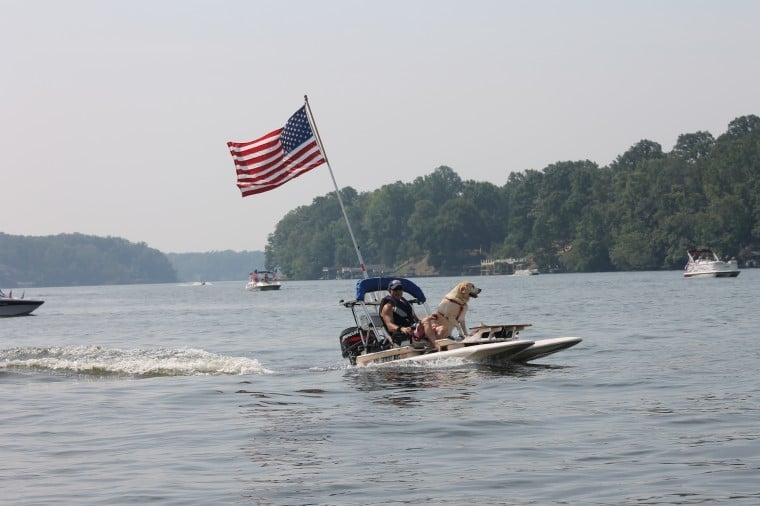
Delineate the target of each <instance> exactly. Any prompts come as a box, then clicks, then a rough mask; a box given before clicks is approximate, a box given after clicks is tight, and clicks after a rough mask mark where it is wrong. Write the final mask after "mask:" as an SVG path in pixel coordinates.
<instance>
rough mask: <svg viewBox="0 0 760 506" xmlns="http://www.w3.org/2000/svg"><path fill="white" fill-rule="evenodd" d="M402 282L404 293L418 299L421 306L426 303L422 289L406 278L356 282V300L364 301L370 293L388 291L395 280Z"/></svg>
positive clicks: (385, 278)
mask: <svg viewBox="0 0 760 506" xmlns="http://www.w3.org/2000/svg"><path fill="white" fill-rule="evenodd" d="M396 279H397V280H399V281H401V286H403V287H404V291H405V292H406V293H408V294H409V295H411V296H412V297H414V298H415V299H417V302H419V303H420V304H422V303H424V302H425V301H426V300H427V299H426V298H425V294H424V293H422V289H421V288H420V287H419V286H417V285H416V284H414V282H413V281H410V280H408V279H406V278H388V277H381V278H367V279H362V280H359V281H357V282H356V300H364V296H365V295H367V293H369V292H378V291H384V290H388V285H389V284H390V283H391V281H393V280H396Z"/></svg>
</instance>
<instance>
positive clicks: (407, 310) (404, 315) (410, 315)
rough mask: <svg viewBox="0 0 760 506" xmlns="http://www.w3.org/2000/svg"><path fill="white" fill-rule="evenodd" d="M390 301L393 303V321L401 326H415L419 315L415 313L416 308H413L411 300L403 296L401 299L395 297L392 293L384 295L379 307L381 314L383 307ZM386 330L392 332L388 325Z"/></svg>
mask: <svg viewBox="0 0 760 506" xmlns="http://www.w3.org/2000/svg"><path fill="white" fill-rule="evenodd" d="M389 303H390V304H392V305H393V323H395V324H396V325H398V326H400V327H412V326H414V324H415V323H416V322H417V317H416V316H415V315H414V309H412V305H411V304H409V301H407V300H406V299H404V298H403V297H402V298H401V299H395V298H394V297H393V296H391V295H386V296H385V297H383V300H382V301H380V308H379V309H378V311H379V312H380V314H382V312H383V307H384V306H385V305H386V304H389ZM383 325H385V320H383ZM385 330H387V331H388V332H390V329H388V327H387V325H386V327H385Z"/></svg>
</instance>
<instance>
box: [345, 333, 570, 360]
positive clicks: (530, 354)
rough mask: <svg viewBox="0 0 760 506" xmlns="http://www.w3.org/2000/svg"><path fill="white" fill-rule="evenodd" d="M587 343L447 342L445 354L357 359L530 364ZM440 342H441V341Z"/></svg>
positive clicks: (403, 350) (389, 353)
mask: <svg viewBox="0 0 760 506" xmlns="http://www.w3.org/2000/svg"><path fill="white" fill-rule="evenodd" d="M581 341H583V339H581V338H580V337H554V338H549V339H539V340H537V341H530V340H527V339H510V340H506V341H491V342H483V343H481V344H471V345H465V344H464V343H463V342H457V341H451V340H446V342H447V343H450V344H448V346H446V349H445V351H435V352H434V351H429V352H425V351H423V350H420V349H416V348H412V347H411V346H402V347H400V348H393V349H390V350H385V351H379V352H375V353H367V354H365V355H359V356H358V357H356V365H370V364H380V363H385V362H393V363H404V362H429V361H434V360H445V359H449V358H454V359H459V360H466V361H469V362H506V361H509V362H523V363H524V362H529V361H531V360H536V359H539V358H544V357H546V356H549V355H551V354H553V353H557V352H558V351H562V350H566V349H567V348H570V347H572V346H575V345H576V344H578V343H580V342H581ZM439 342H440V341H439Z"/></svg>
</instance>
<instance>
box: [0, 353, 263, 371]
mask: <svg viewBox="0 0 760 506" xmlns="http://www.w3.org/2000/svg"><path fill="white" fill-rule="evenodd" d="M0 367H3V368H5V369H8V370H15V371H25V370H28V371H51V372H58V373H75V374H82V375H87V376H128V377H137V378H150V377H155V376H237V375H248V374H268V373H271V372H272V371H269V370H268V369H266V368H264V367H262V366H261V364H260V363H259V361H258V360H256V359H251V358H246V357H230V356H225V355H219V354H216V353H210V352H207V351H204V350H200V349H196V348H156V349H135V350H122V349H118V348H104V347H102V346H74V347H50V348H37V347H30V348H10V349H6V350H0Z"/></svg>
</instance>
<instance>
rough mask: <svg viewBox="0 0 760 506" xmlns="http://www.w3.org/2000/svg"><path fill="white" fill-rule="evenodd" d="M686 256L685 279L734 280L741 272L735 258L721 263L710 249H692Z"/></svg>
mask: <svg viewBox="0 0 760 506" xmlns="http://www.w3.org/2000/svg"><path fill="white" fill-rule="evenodd" d="M686 254H687V255H688V257H689V260H688V262H686V267H684V270H683V277H685V278H735V277H736V276H738V275H739V272H741V271H740V270H739V265H738V263H737V262H736V259H735V258H732V259H730V260H726V261H723V260H721V259H720V258H719V257H718V254H717V253H715V251H714V250H712V249H711V248H694V249H690V250H688V251H687V252H686Z"/></svg>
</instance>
